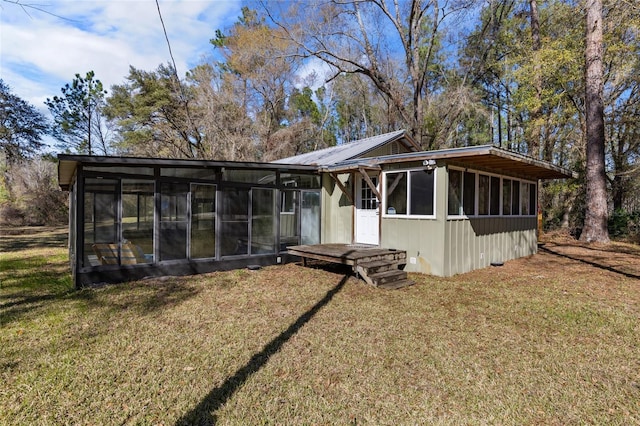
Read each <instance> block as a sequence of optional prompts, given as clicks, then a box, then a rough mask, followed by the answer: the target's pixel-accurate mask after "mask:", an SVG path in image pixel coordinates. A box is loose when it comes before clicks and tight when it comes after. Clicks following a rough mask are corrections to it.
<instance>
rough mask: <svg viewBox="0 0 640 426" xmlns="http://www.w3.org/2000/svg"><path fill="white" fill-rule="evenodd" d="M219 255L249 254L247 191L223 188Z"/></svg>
mask: <svg viewBox="0 0 640 426" xmlns="http://www.w3.org/2000/svg"><path fill="white" fill-rule="evenodd" d="M221 196H222V214H221V215H220V236H219V238H220V254H221V255H222V256H233V255H241V254H248V253H249V190H248V189H243V188H225V189H223V190H222V191H221Z"/></svg>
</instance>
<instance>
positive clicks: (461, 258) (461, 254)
mask: <svg viewBox="0 0 640 426" xmlns="http://www.w3.org/2000/svg"><path fill="white" fill-rule="evenodd" d="M445 228H446V229H447V230H446V235H447V239H446V241H445V244H444V251H445V268H444V275H445V276H451V275H455V274H460V273H464V272H469V271H472V270H474V269H479V268H485V267H487V266H490V265H491V263H492V262H505V261H507V260H511V259H516V258H518V257H524V256H530V255H532V254H535V253H536V251H537V235H536V218H535V217H504V218H503V217H487V218H472V219H454V220H447V222H446V225H445Z"/></svg>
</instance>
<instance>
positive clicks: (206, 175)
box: [160, 167, 216, 180]
mask: <svg viewBox="0 0 640 426" xmlns="http://www.w3.org/2000/svg"><path fill="white" fill-rule="evenodd" d="M160 174H161V175H162V176H167V177H179V178H191V179H207V180H214V179H216V170H215V169H212V168H208V169H205V168H180V167H164V168H162V169H161V170H160Z"/></svg>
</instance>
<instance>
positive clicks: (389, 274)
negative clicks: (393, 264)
mask: <svg viewBox="0 0 640 426" xmlns="http://www.w3.org/2000/svg"><path fill="white" fill-rule="evenodd" d="M368 276H369V278H370V279H371V281H372V282H373V285H375V286H376V287H379V286H381V285H383V284H389V283H392V282H394V281H400V280H406V279H407V273H406V272H405V271H403V270H401V269H396V270H393V271H384V272H376V273H375V274H368Z"/></svg>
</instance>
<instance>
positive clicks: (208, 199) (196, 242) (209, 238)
mask: <svg viewBox="0 0 640 426" xmlns="http://www.w3.org/2000/svg"><path fill="white" fill-rule="evenodd" d="M215 256H216V187H215V185H196V184H192V185H191V258H192V259H202V258H209V257H215Z"/></svg>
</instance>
